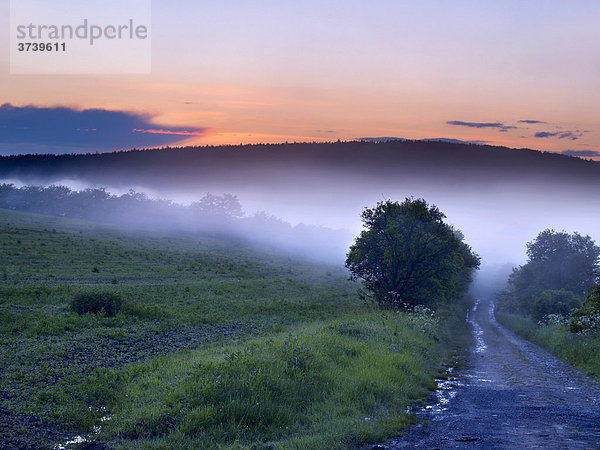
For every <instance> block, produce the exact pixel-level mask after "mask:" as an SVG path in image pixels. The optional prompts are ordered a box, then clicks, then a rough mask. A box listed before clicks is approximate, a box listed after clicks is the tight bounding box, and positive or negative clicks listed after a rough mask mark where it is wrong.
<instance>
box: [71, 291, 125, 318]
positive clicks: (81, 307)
mask: <svg viewBox="0 0 600 450" xmlns="http://www.w3.org/2000/svg"><path fill="white" fill-rule="evenodd" d="M122 304H123V299H122V297H121V296H120V295H119V294H115V293H113V292H82V293H79V294H76V295H75V296H74V297H73V300H72V301H71V309H72V310H73V311H75V312H76V313H77V314H85V313H93V314H98V313H100V312H104V314H105V315H106V316H108V317H112V316H114V315H115V314H117V313H118V312H119V311H120V310H121V306H122Z"/></svg>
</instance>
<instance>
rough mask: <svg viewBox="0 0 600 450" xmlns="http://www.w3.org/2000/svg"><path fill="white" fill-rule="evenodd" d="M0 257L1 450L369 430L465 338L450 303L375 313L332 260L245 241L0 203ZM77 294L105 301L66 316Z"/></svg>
mask: <svg viewBox="0 0 600 450" xmlns="http://www.w3.org/2000/svg"><path fill="white" fill-rule="evenodd" d="M0 255H1V256H2V258H1V259H0V282H1V284H0V348H1V352H0V376H1V380H2V383H1V385H0V447H3V448H4V447H11V446H12V447H34V448H35V447H39V448H52V447H54V446H55V445H56V444H58V443H61V442H62V443H64V442H67V441H68V440H69V439H70V438H72V437H73V436H76V435H84V436H86V437H87V438H88V439H91V440H96V441H99V442H104V443H107V444H108V445H109V446H110V447H115V448H177V447H180V448H189V447H196V448H202V447H217V448H239V447H241V448H246V447H253V446H254V447H253V448H260V447H261V446H269V445H272V446H274V447H286V448H289V447H298V448H323V447H331V448H344V447H349V446H356V445H360V444H362V443H365V442H374V441H378V440H382V439H385V438H386V437H388V436H393V435H397V434H399V433H400V432H401V430H402V429H403V428H404V427H405V426H406V425H407V424H409V423H410V421H411V420H412V416H411V414H410V413H408V412H407V407H408V406H409V405H410V404H411V403H413V402H415V401H419V400H422V399H424V398H425V396H426V395H427V393H428V391H429V390H431V389H433V388H434V387H435V381H434V375H435V374H436V373H438V371H439V370H440V369H441V368H442V367H443V365H444V364H445V363H447V361H448V359H449V358H450V357H451V356H452V354H453V352H454V351H455V350H456V348H460V347H462V346H464V345H465V341H464V339H466V337H463V338H457V336H459V335H461V334H463V332H464V330H465V329H464V326H466V325H464V323H463V322H462V321H460V320H459V319H457V317H459V314H458V313H456V311H445V312H444V311H442V312H438V313H436V314H432V313H430V312H429V311H426V310H423V311H416V312H412V313H395V312H390V311H380V310H377V309H375V308H373V307H371V306H368V305H365V304H364V303H363V302H362V301H361V300H359V298H358V295H357V286H356V285H355V284H354V283H353V282H350V281H348V280H347V273H346V272H345V270H344V269H343V268H342V267H341V266H340V267H336V266H329V265H324V264H321V263H316V262H312V261H307V260H300V259H297V258H294V257H291V256H289V255H286V254H282V253H279V252H278V251H276V250H273V249H264V248H263V249H257V248H253V247H251V246H249V245H247V244H245V243H243V242H233V241H225V240H220V239H217V238H211V237H209V236H203V237H199V236H194V235H168V234H164V233H163V234H158V233H152V232H140V231H133V230H125V229H119V228H114V227H109V226H98V225H94V224H90V223H86V222H77V221H73V220H65V219H60V218H51V217H46V216H38V215H32V214H24V213H17V212H11V211H6V210H0ZM90 291H102V292H113V293H117V294H120V295H121V296H122V298H123V308H122V310H121V312H120V313H119V314H117V315H116V316H114V317H107V316H105V315H102V314H100V315H94V314H85V315H78V314H76V313H74V312H72V311H71V310H70V308H69V303H70V301H71V300H72V298H73V296H74V295H76V294H77V293H82V292H90ZM457 308H459V307H457ZM462 308H464V305H463V306H462ZM460 316H461V317H464V315H462V312H460ZM467 334H468V333H464V336H467Z"/></svg>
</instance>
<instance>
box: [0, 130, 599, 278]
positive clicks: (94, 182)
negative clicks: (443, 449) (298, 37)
mask: <svg viewBox="0 0 600 450" xmlns="http://www.w3.org/2000/svg"><path fill="white" fill-rule="evenodd" d="M0 177H2V180H3V181H4V182H7V183H14V184H15V185H17V186H19V185H25V184H30V185H31V184H34V185H45V186H48V185H50V184H55V185H65V186H68V187H70V188H71V189H74V190H82V189H85V188H90V187H91V188H97V187H102V188H105V189H106V190H107V192H109V193H111V194H116V195H123V194H125V193H127V192H128V191H129V190H130V189H133V190H135V191H136V192H139V193H144V194H146V195H147V196H148V197H149V198H151V199H162V200H170V201H173V202H175V203H177V204H179V205H190V204H191V203H193V202H196V201H198V200H199V199H200V198H202V197H203V196H205V195H206V194H207V193H211V194H213V195H217V196H218V195H223V194H232V195H235V196H237V197H238V199H239V201H240V203H241V207H242V209H243V215H244V217H245V218H246V219H247V225H248V228H247V230H246V232H245V233H246V234H247V235H254V236H255V237H257V238H258V239H257V240H259V241H260V242H263V243H269V242H270V243H272V244H274V245H278V246H282V247H284V248H286V249H293V250H295V251H301V252H302V253H303V254H305V255H312V256H314V257H316V258H317V259H322V260H328V261H334V262H342V261H343V259H344V256H345V253H346V251H347V248H348V246H349V245H350V244H351V242H352V241H353V238H354V237H355V236H356V235H357V234H358V233H359V232H360V230H361V221H360V214H361V212H362V210H363V209H364V208H365V207H371V206H374V205H375V204H376V203H377V202H379V201H383V200H386V199H391V200H398V201H402V200H404V199H405V198H407V197H415V198H424V199H425V200H427V201H428V202H429V203H432V204H435V205H437V206H438V207H439V208H440V209H441V210H442V212H444V213H445V214H446V216H447V221H448V223H450V224H451V225H453V226H455V227H456V228H458V229H460V230H461V231H462V232H463V233H464V235H465V240H466V242H467V243H468V244H469V245H471V246H472V247H473V249H474V251H475V252H477V253H478V254H479V255H480V256H481V257H482V265H483V268H484V269H485V268H486V267H496V266H502V265H504V264H507V263H510V264H513V265H518V264H521V263H523V262H524V259H525V244H526V243H527V242H529V241H531V240H532V239H533V238H534V237H535V236H536V235H537V234H538V233H539V232H540V231H542V230H544V229H546V228H551V229H554V230H558V231H561V230H565V231H568V232H574V231H579V232H580V233H583V234H589V235H591V236H592V237H596V238H597V235H598V232H599V229H598V225H597V224H598V223H600V208H599V207H598V206H600V200H599V199H598V196H597V195H596V192H597V189H598V187H600V181H599V180H600V164H599V163H597V162H592V161H584V160H581V159H579V158H573V157H568V156H562V155H556V154H550V153H542V152H536V151H531V150H524V149H520V150H514V149H507V148H502V147H489V146H481V145H472V144H471V145H466V144H452V143H442V142H416V141H415V142H381V143H379V142H347V143H332V144H290V145H264V146H262V145H257V146H242V147H215V148H211V147H209V148H195V149H194V148H188V149H165V150H148V151H133V152H122V153H113V154H105V155H88V156H85V155H83V156H62V157H57V156H31V157H5V158H2V159H0ZM257 213H258V214H259V216H260V217H262V216H266V217H271V218H272V219H273V220H274V221H276V219H274V218H273V216H274V217H275V218H277V219H281V220H283V221H285V222H287V223H288V224H289V225H287V224H286V225H287V226H288V228H287V231H286V232H281V229H280V230H279V231H278V232H270V231H269V230H267V229H266V228H265V227H264V226H263V225H264V224H262V223H261V222H260V221H259V222H256V223H255V224H253V225H250V222H251V220H250V219H251V218H252V217H256V216H255V215H256V214H257ZM141 216H143V215H138V219H139V218H140V217H141ZM146 216H147V219H146V222H143V223H142V222H140V220H134V223H136V222H137V225H138V226H139V225H141V224H142V225H144V226H145V227H149V228H153V227H154V228H159V229H168V228H169V227H172V228H173V230H174V231H178V230H187V231H190V230H193V229H194V226H193V221H191V222H189V223H187V222H186V220H187V219H186V216H185V215H182V216H180V217H179V216H178V217H169V215H168V214H167V215H164V214H163V215H161V214H155V215H154V216H153V215H152V214H149V215H148V214H146ZM103 220H104V221H106V220H110V218H109V217H103ZM124 220H125V216H121V217H114V218H113V221H114V222H116V223H122V224H123V223H124V222H123V221H124ZM134 223H129V225H133V224H134ZM272 223H274V222H272ZM290 225H291V226H290ZM307 225H308V227H307ZM215 227H216V229H219V228H220V225H219V224H216V225H215ZM252 227H256V228H252ZM292 230H295V232H294V231H292Z"/></svg>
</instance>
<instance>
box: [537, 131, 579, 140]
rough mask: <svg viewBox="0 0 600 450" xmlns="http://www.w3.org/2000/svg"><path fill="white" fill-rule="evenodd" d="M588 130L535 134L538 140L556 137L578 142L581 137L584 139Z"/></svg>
mask: <svg viewBox="0 0 600 450" xmlns="http://www.w3.org/2000/svg"><path fill="white" fill-rule="evenodd" d="M587 132H588V130H584V131H581V130H573V131H563V130H561V131H540V132H538V133H535V137H536V138H549V137H556V138H558V139H568V140H570V141H576V140H577V139H579V138H580V137H582V136H583V135H584V134H585V133H587Z"/></svg>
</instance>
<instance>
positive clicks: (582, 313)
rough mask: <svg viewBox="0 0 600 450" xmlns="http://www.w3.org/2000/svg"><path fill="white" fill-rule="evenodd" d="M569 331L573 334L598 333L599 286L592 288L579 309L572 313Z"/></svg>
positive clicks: (599, 318) (599, 327)
mask: <svg viewBox="0 0 600 450" xmlns="http://www.w3.org/2000/svg"><path fill="white" fill-rule="evenodd" d="M569 330H570V331H571V332H573V333H587V332H596V331H600V285H596V286H592V287H591V288H590V290H589V291H588V295H587V297H586V299H585V301H584V302H583V305H582V306H581V308H579V309H576V310H575V311H573V313H572V314H571V317H570V318H569Z"/></svg>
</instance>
